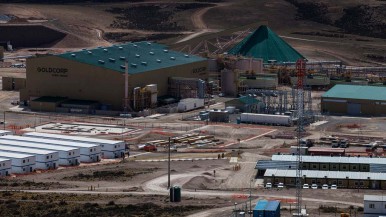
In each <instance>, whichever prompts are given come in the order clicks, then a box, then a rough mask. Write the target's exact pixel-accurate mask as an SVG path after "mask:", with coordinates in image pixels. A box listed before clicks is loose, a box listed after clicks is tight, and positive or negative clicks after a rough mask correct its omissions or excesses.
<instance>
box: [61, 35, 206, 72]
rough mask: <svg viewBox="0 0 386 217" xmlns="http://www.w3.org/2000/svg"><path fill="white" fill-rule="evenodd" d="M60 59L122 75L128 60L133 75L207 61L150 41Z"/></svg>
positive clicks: (63, 56) (65, 56)
mask: <svg viewBox="0 0 386 217" xmlns="http://www.w3.org/2000/svg"><path fill="white" fill-rule="evenodd" d="M57 56H58V57H62V58H65V59H69V60H74V61H78V62H81V63H85V64H90V65H93V66H97V67H102V68H107V69H111V70H114V71H118V72H121V73H124V72H125V61H126V60H127V61H128V63H129V74H137V73H141V72H146V71H152V70H157V69H162V68H169V67H173V66H178V65H184V64H188V63H194V62H199V61H204V60H206V59H205V58H202V57H198V56H193V55H187V54H184V53H180V52H176V51H172V50H168V49H167V47H166V46H165V45H161V44H157V43H151V42H146V41H143V42H135V43H126V44H120V45H114V46H111V47H98V48H95V49H90V50H88V49H83V50H81V51H76V52H67V53H63V54H60V55H57Z"/></svg>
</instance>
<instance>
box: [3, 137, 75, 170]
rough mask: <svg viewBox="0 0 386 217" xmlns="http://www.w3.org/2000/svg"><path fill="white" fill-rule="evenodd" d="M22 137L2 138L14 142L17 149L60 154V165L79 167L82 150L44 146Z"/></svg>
mask: <svg viewBox="0 0 386 217" xmlns="http://www.w3.org/2000/svg"><path fill="white" fill-rule="evenodd" d="M24 138H27V137H21V136H2V137H0V142H1V141H12V142H14V144H12V146H15V147H25V148H35V149H39V150H46V151H57V152H59V165H63V166H70V165H78V164H79V162H80V149H79V148H76V147H64V146H57V145H50V144H44V143H39V142H33V141H28V140H25V139H24Z"/></svg>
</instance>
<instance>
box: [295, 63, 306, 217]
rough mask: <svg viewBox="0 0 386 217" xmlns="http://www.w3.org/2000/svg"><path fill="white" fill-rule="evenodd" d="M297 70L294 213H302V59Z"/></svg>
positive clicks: (303, 67) (303, 64)
mask: <svg viewBox="0 0 386 217" xmlns="http://www.w3.org/2000/svg"><path fill="white" fill-rule="evenodd" d="M296 71H297V86H296V92H297V108H296V109H297V118H298V123H297V159H296V160H297V168H296V214H297V215H298V216H303V215H302V179H303V176H302V169H303V168H302V154H301V139H302V138H301V137H302V133H303V132H304V127H303V123H304V122H303V118H304V76H305V72H306V63H305V61H304V60H303V59H299V60H298V61H296Z"/></svg>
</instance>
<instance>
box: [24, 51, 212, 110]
mask: <svg viewBox="0 0 386 217" xmlns="http://www.w3.org/2000/svg"><path fill="white" fill-rule="evenodd" d="M202 67H205V69H206V68H207V61H206V60H205V61H201V62H197V63H191V64H186V65H181V66H176V67H173V68H164V69H159V70H156V71H149V72H144V73H138V74H131V75H129V93H131V92H132V89H133V88H134V87H138V86H139V87H144V86H145V85H147V84H157V87H158V95H159V96H162V95H166V93H167V87H168V77H172V76H179V77H192V78H203V79H205V78H207V70H205V71H204V72H200V74H197V73H195V72H196V71H200V70H195V69H198V68H202ZM49 69H53V71H54V72H47V71H49ZM129 72H130V69H129ZM124 82H125V79H124V74H123V73H119V72H117V71H113V70H110V69H106V68H102V67H98V66H94V65H89V64H85V63H80V62H77V61H72V60H68V59H65V58H61V57H57V56H45V57H35V58H29V59H27V82H26V90H23V91H21V94H20V98H21V100H30V99H33V98H36V97H40V96H53V97H56V96H60V97H68V98H70V99H79V100H94V101H98V102H100V103H103V104H111V105H112V109H113V110H122V105H123V98H124V86H125V83H124Z"/></svg>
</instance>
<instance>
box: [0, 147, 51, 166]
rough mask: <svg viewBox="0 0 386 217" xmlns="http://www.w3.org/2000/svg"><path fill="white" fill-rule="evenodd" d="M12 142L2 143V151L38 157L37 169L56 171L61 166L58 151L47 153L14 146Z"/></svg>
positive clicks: (36, 161)
mask: <svg viewBox="0 0 386 217" xmlns="http://www.w3.org/2000/svg"><path fill="white" fill-rule="evenodd" d="M9 143H13V142H12V141H1V142H0V150H1V151H3V152H11V153H19V154H30V155H34V156H35V157H36V160H35V164H36V165H35V168H36V169H42V170H47V169H56V168H57V167H58V164H59V153H58V152H57V151H45V150H39V149H33V148H21V147H15V146H12V144H9ZM16 143H17V142H16Z"/></svg>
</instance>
